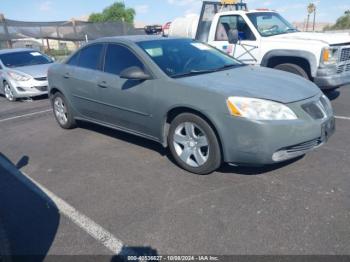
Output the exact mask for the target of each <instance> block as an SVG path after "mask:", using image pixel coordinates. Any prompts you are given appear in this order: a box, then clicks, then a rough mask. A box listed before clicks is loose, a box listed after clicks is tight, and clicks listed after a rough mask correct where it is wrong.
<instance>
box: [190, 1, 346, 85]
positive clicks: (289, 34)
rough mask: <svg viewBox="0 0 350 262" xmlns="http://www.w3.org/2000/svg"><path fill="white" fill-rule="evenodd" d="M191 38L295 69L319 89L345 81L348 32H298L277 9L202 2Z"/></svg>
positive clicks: (257, 61)
mask: <svg viewBox="0 0 350 262" xmlns="http://www.w3.org/2000/svg"><path fill="white" fill-rule="evenodd" d="M197 23H198V28H197V32H196V37H195V38H196V39H197V40H199V41H202V42H207V43H208V44H210V45H212V46H214V47H216V48H218V49H220V50H222V51H224V52H226V53H228V54H230V55H231V56H233V57H235V58H237V59H238V60H240V61H242V62H244V63H247V64H252V65H260V66H265V67H270V68H274V69H278V70H283V71H287V72H290V73H294V74H297V75H299V76H301V77H304V78H306V79H309V80H310V81H313V82H314V83H315V84H316V85H318V86H319V87H320V88H321V89H324V90H325V89H335V88H338V87H340V86H342V85H345V84H349V83H350V35H349V34H347V33H344V34H325V33H313V32H299V31H298V30H297V29H296V28H294V26H293V25H292V24H290V23H289V22H288V21H287V20H286V19H284V18H283V17H282V16H281V15H280V14H279V13H277V12H275V11H271V10H267V9H258V10H248V8H247V6H246V4H243V3H239V4H231V5H230V4H223V3H220V2H208V1H205V2H203V7H202V12H201V15H200V17H199V19H198V22H197Z"/></svg>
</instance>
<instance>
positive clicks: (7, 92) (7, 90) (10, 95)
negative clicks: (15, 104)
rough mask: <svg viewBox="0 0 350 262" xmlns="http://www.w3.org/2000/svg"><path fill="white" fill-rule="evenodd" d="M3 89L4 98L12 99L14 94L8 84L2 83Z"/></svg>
mask: <svg viewBox="0 0 350 262" xmlns="http://www.w3.org/2000/svg"><path fill="white" fill-rule="evenodd" d="M4 91H5V97H6V99H7V100H9V101H14V99H15V96H14V94H13V91H12V89H11V87H10V86H9V84H7V83H6V84H5V85H4Z"/></svg>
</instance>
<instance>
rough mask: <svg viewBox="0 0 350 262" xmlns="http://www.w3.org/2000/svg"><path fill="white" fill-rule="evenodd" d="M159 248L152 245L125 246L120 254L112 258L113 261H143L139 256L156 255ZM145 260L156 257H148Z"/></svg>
mask: <svg viewBox="0 0 350 262" xmlns="http://www.w3.org/2000/svg"><path fill="white" fill-rule="evenodd" d="M156 256H158V252H157V250H155V249H153V248H151V247H123V249H122V251H121V252H120V254H119V255H117V256H114V257H113V258H112V260H111V261H112V262H119V261H120V262H127V261H142V260H139V259H137V258H139V257H156ZM143 261H156V260H155V259H148V260H143Z"/></svg>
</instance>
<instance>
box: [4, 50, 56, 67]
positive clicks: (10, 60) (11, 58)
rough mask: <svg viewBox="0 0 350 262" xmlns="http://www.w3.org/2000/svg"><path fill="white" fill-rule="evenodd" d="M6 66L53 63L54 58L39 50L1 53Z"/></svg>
mask: <svg viewBox="0 0 350 262" xmlns="http://www.w3.org/2000/svg"><path fill="white" fill-rule="evenodd" d="M0 60H1V62H2V63H3V64H4V66H6V67H9V68H15V67H21V66H31V65H42V64H50V63H53V61H52V59H50V58H49V57H48V56H46V55H43V54H42V53H40V52H37V51H23V52H16V53H8V54H2V55H0Z"/></svg>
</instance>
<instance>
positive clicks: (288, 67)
mask: <svg viewBox="0 0 350 262" xmlns="http://www.w3.org/2000/svg"><path fill="white" fill-rule="evenodd" d="M274 69H277V70H281V71H285V72H288V73H292V74H295V75H298V76H301V77H303V78H305V79H307V80H310V77H309V75H308V74H307V73H306V71H305V70H304V69H303V68H302V67H300V66H298V65H296V64H280V65H277V66H275V67H274Z"/></svg>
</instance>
